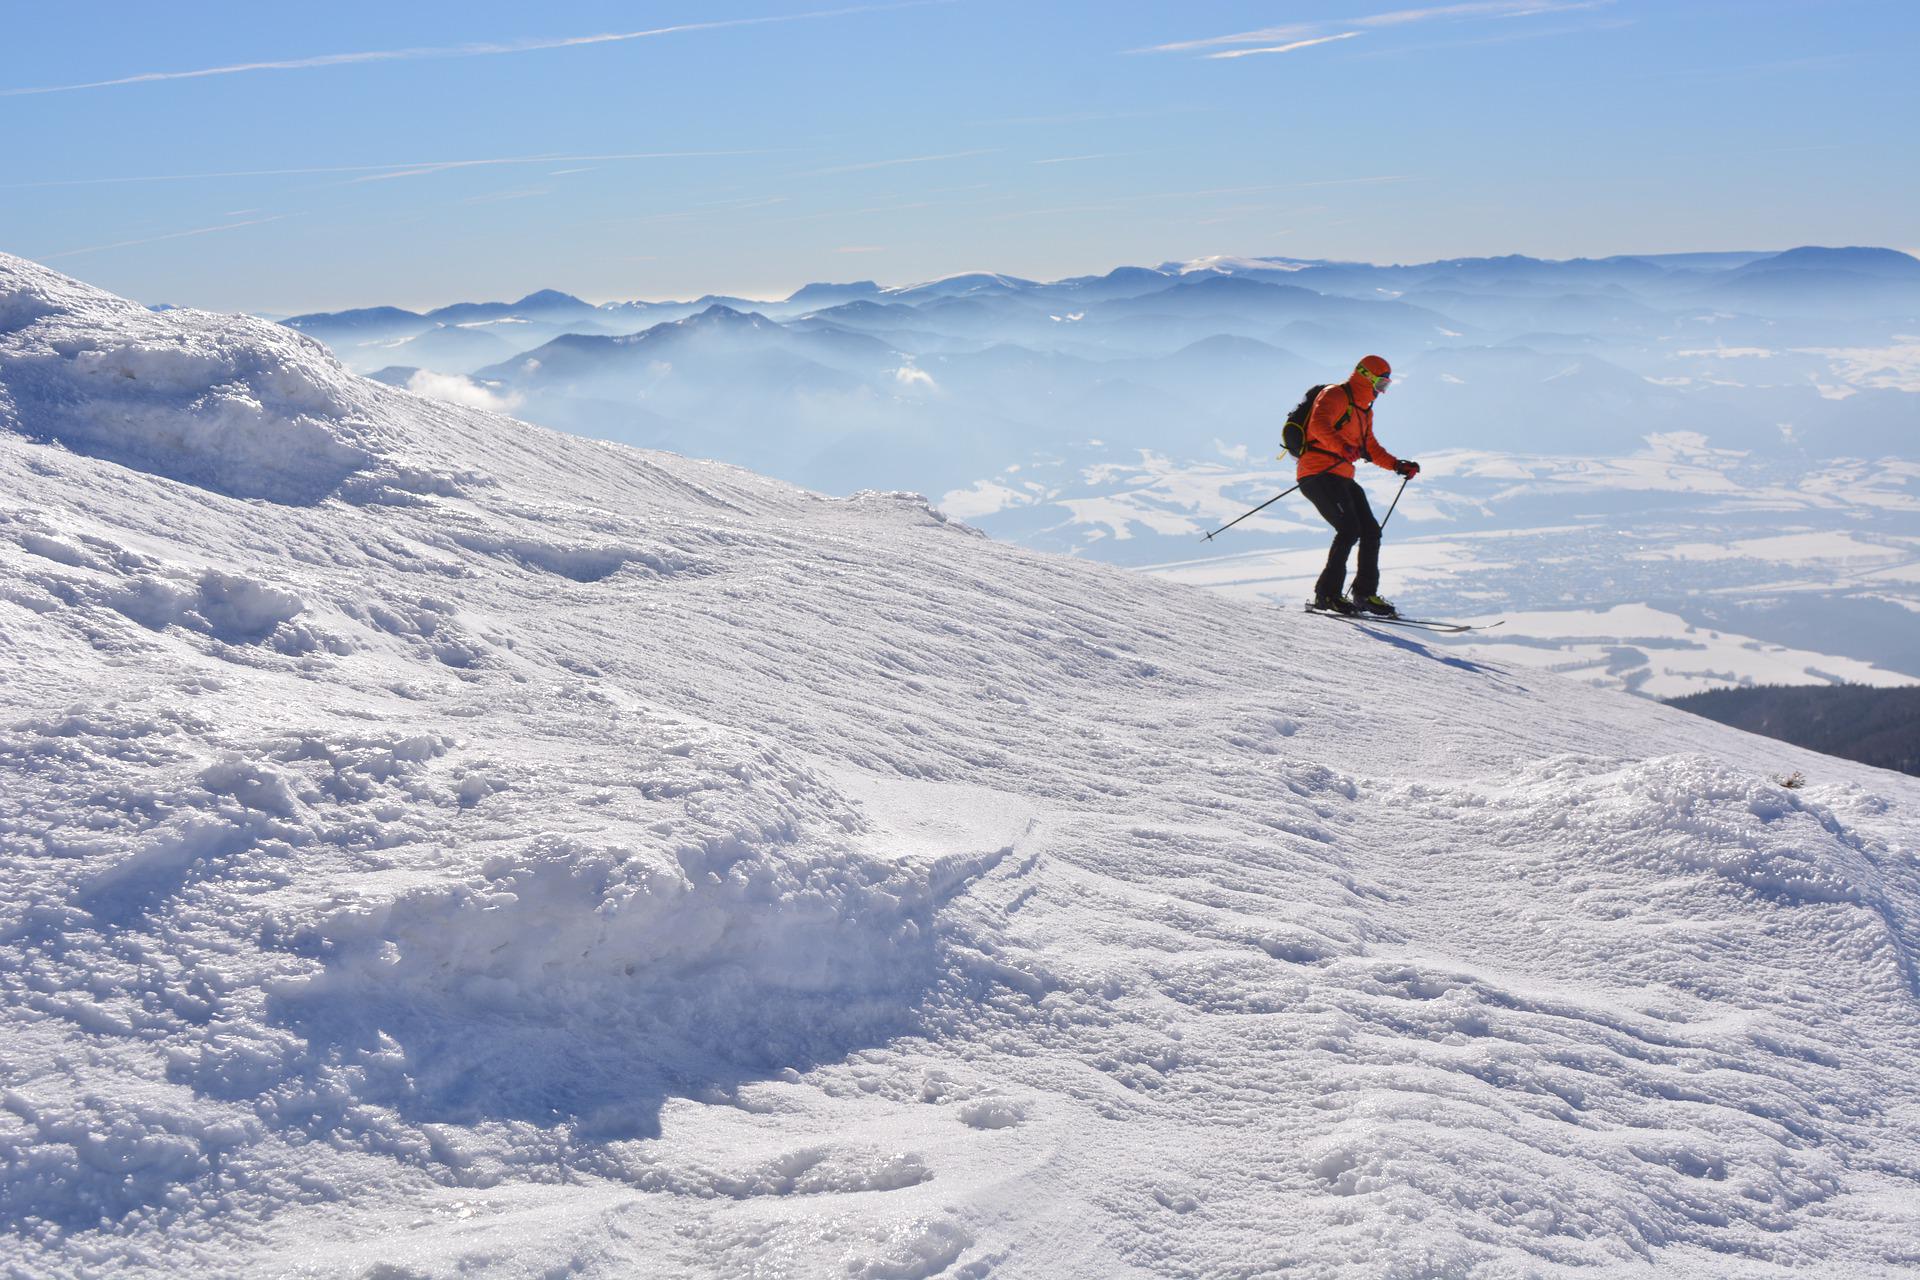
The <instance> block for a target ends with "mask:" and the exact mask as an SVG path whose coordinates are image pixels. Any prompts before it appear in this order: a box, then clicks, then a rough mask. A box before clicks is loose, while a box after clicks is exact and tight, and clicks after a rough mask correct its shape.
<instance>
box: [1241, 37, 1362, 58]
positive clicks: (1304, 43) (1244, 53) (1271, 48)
mask: <svg viewBox="0 0 1920 1280" xmlns="http://www.w3.org/2000/svg"><path fill="white" fill-rule="evenodd" d="M1362 34H1364V33H1363V32H1359V31H1342V32H1341V33H1340V34H1338V35H1332V36H1315V37H1314V38H1313V39H1311V40H1295V41H1293V42H1292V43H1291V44H1273V45H1266V46H1263V47H1261V48H1258V49H1226V50H1223V51H1221V52H1220V53H1209V54H1207V55H1205V56H1206V57H1208V58H1251V57H1252V56H1253V55H1254V54H1256V53H1292V52H1293V51H1294V50H1295V49H1311V48H1312V47H1313V46H1314V45H1317V44H1332V43H1333V42H1334V41H1335V40H1351V39H1353V38H1354V37H1355V36H1357V35H1362Z"/></svg>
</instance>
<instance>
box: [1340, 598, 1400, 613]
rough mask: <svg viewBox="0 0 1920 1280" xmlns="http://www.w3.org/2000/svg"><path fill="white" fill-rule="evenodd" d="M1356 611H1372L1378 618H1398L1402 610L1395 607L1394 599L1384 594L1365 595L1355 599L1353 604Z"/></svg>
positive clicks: (1353, 609)
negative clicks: (1387, 597) (1389, 598)
mask: <svg viewBox="0 0 1920 1280" xmlns="http://www.w3.org/2000/svg"><path fill="white" fill-rule="evenodd" d="M1351 608H1352V611H1353V612H1355V613H1370V614H1372V615H1373V616H1374V617H1376V618H1397V617H1399V616H1400V611H1399V610H1398V609H1396V608H1394V607H1393V601H1391V600H1388V599H1386V598H1385V597H1383V596H1378V595H1372V596H1364V597H1362V598H1360V599H1358V600H1355V601H1354V602H1353V604H1352V606H1351Z"/></svg>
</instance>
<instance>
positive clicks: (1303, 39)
mask: <svg viewBox="0 0 1920 1280" xmlns="http://www.w3.org/2000/svg"><path fill="white" fill-rule="evenodd" d="M1612 2H1613V0H1470V2H1469V3H1463V4H1443V5H1431V6H1428V7H1427V8H1424V9H1395V10H1392V11H1390V12H1387V13H1375V14H1370V15H1368V16H1366V17H1363V18H1347V19H1343V20H1342V21H1340V22H1339V23H1328V22H1307V23H1291V24H1289V25H1287V26H1280V27H1261V28H1258V29H1256V30H1253V31H1236V32H1233V33H1231V34H1228V35H1223V36H1207V37H1206V38H1204V39H1200V40H1176V41H1173V42H1172V43H1170V44H1157V45H1153V46H1151V47H1149V48H1146V49H1135V50H1133V52H1135V53H1193V52H1196V51H1199V50H1203V49H1219V48H1221V47H1222V46H1233V45H1256V46H1259V47H1258V48H1250V49H1234V50H1232V51H1230V52H1222V53H1204V54H1202V55H1201V56H1202V57H1206V58H1239V57H1245V56H1247V55H1249V54H1255V53H1291V52H1292V51H1293V50H1295V49H1306V48H1310V47H1312V46H1313V45H1317V44H1326V43H1328V42H1329V41H1332V40H1347V39H1351V38H1352V37H1353V36H1356V35H1360V34H1362V31H1346V32H1341V33H1339V34H1335V35H1329V34H1326V32H1327V29H1328V28H1329V27H1331V26H1341V27H1359V28H1362V29H1363V31H1364V30H1379V29H1383V28H1391V27H1402V26H1406V25H1408V24H1410V23H1415V22H1430V21H1435V20H1454V21H1463V20H1472V19H1485V18H1531V17H1537V16H1539V15H1542V14H1556V13H1569V12H1572V11H1574V10H1577V9H1596V8H1599V7H1601V6H1602V5H1606V4H1611V3H1612Z"/></svg>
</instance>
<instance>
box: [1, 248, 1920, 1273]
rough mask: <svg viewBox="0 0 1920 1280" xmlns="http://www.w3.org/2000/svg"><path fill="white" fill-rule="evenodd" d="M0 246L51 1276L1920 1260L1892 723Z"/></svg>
mask: <svg viewBox="0 0 1920 1280" xmlns="http://www.w3.org/2000/svg"><path fill="white" fill-rule="evenodd" d="M0 280H4V281H5V282H6V285H5V290H6V292H5V293H4V297H5V298H6V302H5V305H4V309H0V315H4V317H5V322H4V324H3V325H0V329H4V330H5V332H4V333H0V397H3V398H4V399H3V400H0V403H4V404H5V405H6V409H5V416H4V419H0V421H3V422H4V429H3V430H0V476H4V477H6V479H5V482H4V483H5V485H6V486H7V487H6V489H5V492H4V495H0V645H4V652H3V653H0V658H4V660H5V662H6V663H7V671H8V679H7V682H6V684H5V686H4V688H0V1009H4V1013H0V1017H4V1019H5V1028H4V1034H3V1035H0V1158H3V1159H4V1168H5V1174H4V1177H3V1180H0V1261H4V1262H5V1263H6V1264H8V1265H9V1266H11V1267H13V1268H14V1269H16V1270H19V1271H20V1272H22V1273H23V1274H31V1275H36V1276H38V1275H82V1274H94V1273H100V1272H111V1273H115V1274H156V1275H159V1274H182V1273H211V1274H260V1275H266V1274H273V1275H295V1276H329V1277H331V1276H355V1277H359V1276H368V1277H371V1276H382V1277H393V1276H400V1275H407V1276H415V1275H421V1276H442V1275H447V1276H451V1275H455V1274H463V1275H474V1274H489V1275H525V1274H551V1273H554V1272H556V1271H566V1272H569V1273H571V1274H577V1275H588V1276H609V1277H611V1276H627V1275H634V1274H660V1275H701V1274H708V1275H726V1276H746V1275H795V1276H802V1275H823V1274H838V1275H851V1276H865V1277H902V1276H905V1277H926V1276H935V1275H945V1276H966V1277H975V1278H977V1277H983V1276H987V1275H995V1276H1048V1277H1058V1276H1102V1277H1105V1276H1209V1277H1211V1276H1220V1275H1262V1274H1282V1273H1286V1272H1289V1271H1294V1272H1299V1273H1304V1274H1313V1275H1346V1276H1354V1277H1360V1276H1377V1275H1382V1274H1398V1275H1406V1276H1422V1275H1438V1274H1458V1275H1471V1274H1486V1275H1496V1274H1533V1273H1541V1272H1545V1273H1552V1272H1554V1271H1556V1270H1558V1269H1561V1268H1575V1267H1583V1266H1602V1267H1608V1268H1614V1269H1619V1270H1622V1271H1625V1270H1636V1269H1644V1268H1645V1267H1646V1265H1647V1264H1649V1263H1652V1264H1657V1265H1659V1266H1661V1267H1663V1268H1671V1269H1674V1270H1676V1271H1679V1272H1684V1273H1687V1274H1727V1275H1741V1276H1753V1275H1769V1274H1786V1273H1787V1272H1789V1271H1796V1272H1800V1273H1804V1271H1805V1270H1806V1269H1808V1268H1819V1269H1825V1270H1828V1271H1834V1272H1847V1273H1852V1274H1871V1273H1876V1272H1878V1273H1888V1274H1891V1273H1894V1272H1898V1271H1900V1270H1902V1269H1905V1268H1911V1267H1913V1266H1915V1265H1916V1264H1920V1249H1917V1248H1916V1245H1915V1241H1916V1240H1920V1210H1916V1205H1920V1197H1916V1196H1915V1194H1914V1191H1915V1184H1916V1182H1917V1181H1920V1084H1916V1081H1920V1031H1916V1025H1920V1024H1917V1020H1916V1017H1915V1014H1916V1010H1917V1006H1920V996H1917V994H1916V990H1917V989H1916V970H1917V966H1920V863H1917V862H1916V854H1915V850H1916V848H1917V847H1920V816H1917V815H1920V807H1917V805H1920V787H1917V786H1916V784H1915V783H1914V781H1913V780H1910V779H1906V778H1903V777H1900V776H1897V775H1893V774H1889V773H1884V772H1880V771H1877V770H1872V769H1868V768H1864V767H1860V766H1855V765H1851V764H1847V763H1844V762H1841V761H1837V760H1833V759H1830V758H1827V757H1822V756H1817V755H1813V754H1811V753H1807V752H1801V751H1797V750H1795V749H1793V748H1790V747H1786V746H1783V745H1781V744H1778V743H1774V742H1770V741H1765V740H1761V739H1756V738H1751V737H1749V736H1747V735H1743V734H1739V733H1736V732H1733V731H1730V730H1726V729H1723V728H1722V727H1720V726H1718V725H1715V724H1713V723H1711V722H1708V721H1704V720H1699V719H1696V718H1694V717H1691V716H1687V715H1684V714H1682V713H1679V712H1673V711H1669V710H1667V709H1664V708H1661V707H1658V706H1653V705H1649V704H1646V703H1643V702H1638V701H1635V700H1633V699H1630V698H1627V697H1624V696H1620V695H1614V694H1607V693H1602V692H1598V691H1595V690H1591V689H1586V688H1582V687H1580V686H1577V685H1574V684H1571V683H1569V682H1565V681H1561V680H1558V679H1555V678H1553V677H1551V676H1547V675H1543V674H1538V673H1533V672H1527V671H1519V670H1514V669H1510V668H1507V667H1502V666H1497V665H1493V664H1489V663H1482V662H1476V661H1468V660H1465V659H1462V658H1460V657H1458V656H1455V655H1453V654H1451V653H1449V652H1447V651H1443V650H1439V649H1435V648H1429V647H1428V646H1426V645H1425V644H1423V643H1422V642H1421V641H1420V640H1419V639H1418V638H1408V637H1400V636H1390V637H1389V636H1373V635H1371V634H1369V633H1368V632H1365V631H1362V630H1359V629H1355V628H1351V627H1345V626H1341V627H1334V626H1330V625H1328V624H1326V623H1324V622H1322V621H1320V620H1317V619H1313V618H1309V617H1305V616H1301V615H1298V614H1296V613H1294V612H1292V611H1285V612H1276V611H1273V610H1269V609H1261V608H1257V607H1251V606H1248V605H1245V604H1240V603H1236V602H1234V601H1231V600H1226V599H1222V598H1220V597H1217V596H1214V595H1211V594H1207V593H1203V592H1199V591H1195V590H1190V589H1185V588H1181V587H1178V586H1175V585H1170V584H1167V583H1164V582H1160V581H1156V580H1153V579H1151V578H1148V577H1146V576H1144V575H1137V574H1129V573H1124V572H1121V571H1118V570H1113V569H1107V568H1101V567H1099V566H1090V565H1086V564H1082V563H1077V562H1074V561H1071V560H1068V559H1065V558H1058V557H1048V556H1043V555H1039V554H1036V553H1032V552H1027V551H1022V550H1020V549H1018V548H1013V547H1009V546H1006V545H1002V544H998V543H994V542H991V541H988V540H985V539H982V538H979V537H977V536H972V531H971V530H968V529H967V528H966V527H965V526H964V525H960V524H957V523H954V522H950V521H948V520H946V519H945V518H944V517H943V516H942V515H941V514H940V513H939V512H937V511H936V510H934V509H933V508H931V507H929V506H928V504H927V503H926V501H925V500H924V499H922V498H919V497H917V496H916V495H911V494H894V493H865V494H860V495H856V496H855V497H853V498H850V499H845V500H837V499H829V498H823V497H820V496H818V495H815V494H810V493H807V492H804V491H802V490H798V489H795V488H792V487H790V486H788V485H785V484H781V483H778V482H775V481H771V480H767V479H764V478H761V477H758V476H755V475H752V474H750V473H747V472H744V471H741V470H738V469H735V468H731V467H727V466H723V465H719V464H715V463H708V462H700V461H695V460H690V459H684V458H677V457H673V456H671V455H666V454H656V453H646V452H641V451H637V450H631V449H625V448H620V447H615V446H609V445H604V444H599V443H595V442H591V441H586V440H582V439H577V438H571V437H566V436H561V435H557V434H554V433H551V432H548V431H544V430H541V429H539V428H534V427H529V426H526V425H524V424H520V423H516V422H513V421H511V420H508V419H504V418H499V417H494V416H491V415H488V414H485V413H481V412H478V411H475V410H468V409H461V408H456V407H453V406H447V405H440V404H433V403H429V402H426V401H423V400H420V399H418V398H416V397H412V396H409V395H407V394H405V393H403V392H398V391H392V390H389V389H386V388H382V387H379V386H376V385H374V384H371V383H364V382H360V381H358V380H356V379H353V378H352V377H351V376H350V375H348V374H346V373H345V372H344V371H343V370H341V369H340V368H339V367H338V366H337V365H335V364H333V363H332V362H331V360H330V359H329V358H328V357H326V356H325V355H324V354H323V353H321V352H319V351H318V350H317V349H315V348H314V347H313V346H312V345H311V344H310V343H308V342H307V341H306V340H305V339H303V338H301V337H299V336H298V335H296V334H293V333H291V332H290V331H287V330H284V329H279V328H275V327H273V326H265V325H259V324H257V323H255V322H252V321H247V320H243V319H236V318H223V317H214V316H208V315H204V314H199V313H191V312H169V313H165V314H163V315H153V314H150V313H146V312H144V311H143V310H141V309H139V308H137V307H133V306H132V305H131V304H127V303H122V302H119V301H118V300H116V299H111V298H109V297H108V296H107V295H104V294H100V293H98V292H96V291H93V290H89V289H86V288H85V287H84V286H79V285H76V284H74V283H73V282H71V281H67V280H65V279H64V278H63V277H59V276H57V275H55V274H53V273H50V272H46V271H44V270H43V269H40V268H37V267H33V266H31V265H30V264H26V263H22V262H19V261H18V260H15V259H5V258H0ZM128 371H130V372H131V374H132V376H131V377H129V376H126V373H127V372H128ZM1794 770H1800V771H1802V772H1803V773H1804V774H1805V776H1806V778H1807V780H1808V785H1806V786H1805V787H1804V788H1799V789H1788V788H1784V787H1782V786H1781V785H1780V784H1779V782H1778V779H1779V778H1780V777H1782V776H1785V775H1787V774H1788V773H1790V772H1792V771H1794Z"/></svg>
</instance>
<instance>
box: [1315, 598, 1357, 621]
mask: <svg viewBox="0 0 1920 1280" xmlns="http://www.w3.org/2000/svg"><path fill="white" fill-rule="evenodd" d="M1312 607H1313V608H1314V609H1316V610H1318V611H1319V612H1321V613H1338V614H1344V615H1346V616H1349V617H1351V616H1352V615H1353V613H1354V612H1355V610H1354V607H1353V604H1352V603H1351V602H1350V601H1349V600H1348V599H1347V598H1346V597H1345V596H1322V595H1316V596H1315V597H1314V598H1313V606H1312Z"/></svg>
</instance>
